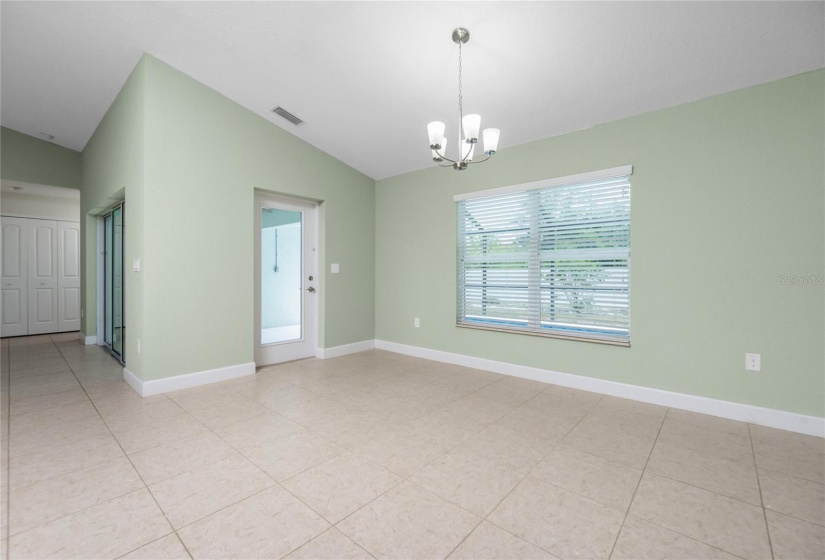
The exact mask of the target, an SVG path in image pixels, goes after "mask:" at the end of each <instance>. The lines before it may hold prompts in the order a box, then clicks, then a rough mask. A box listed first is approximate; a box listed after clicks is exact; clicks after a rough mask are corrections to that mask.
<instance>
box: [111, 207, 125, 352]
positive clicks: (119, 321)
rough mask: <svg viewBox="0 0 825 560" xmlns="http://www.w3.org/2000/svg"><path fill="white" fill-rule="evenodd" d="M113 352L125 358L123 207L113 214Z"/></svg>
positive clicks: (116, 209)
mask: <svg viewBox="0 0 825 560" xmlns="http://www.w3.org/2000/svg"><path fill="white" fill-rule="evenodd" d="M112 216H113V220H112V228H113V231H112V238H113V241H114V242H113V244H112V331H113V332H112V335H113V336H112V352H114V353H115V354H117V355H118V356H120V357H121V358H122V357H123V206H119V207H118V208H115V210H114V212H112Z"/></svg>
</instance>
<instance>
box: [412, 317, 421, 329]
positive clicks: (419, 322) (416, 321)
mask: <svg viewBox="0 0 825 560" xmlns="http://www.w3.org/2000/svg"><path fill="white" fill-rule="evenodd" d="M413 326H414V327H415V328H418V327H420V326H421V320H420V319H419V318H418V317H416V318H415V319H414V320H413Z"/></svg>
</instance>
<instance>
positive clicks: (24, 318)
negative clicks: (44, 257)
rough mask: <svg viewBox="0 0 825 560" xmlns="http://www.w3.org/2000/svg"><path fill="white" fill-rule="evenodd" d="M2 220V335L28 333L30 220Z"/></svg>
mask: <svg viewBox="0 0 825 560" xmlns="http://www.w3.org/2000/svg"><path fill="white" fill-rule="evenodd" d="M1 222H2V226H1V227H2V247H3V256H2V262H3V264H2V269H3V270H2V280H1V281H2V289H3V291H2V293H3V297H2V305H3V309H2V312H0V313H2V317H3V320H2V325H0V335H2V336H22V335H25V334H29V322H28V305H29V303H28V298H27V292H28V282H27V278H28V269H27V267H26V239H27V235H28V232H27V228H28V220H27V219H25V218H5V217H4V218H3V219H2V220H1Z"/></svg>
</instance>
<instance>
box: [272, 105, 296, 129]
mask: <svg viewBox="0 0 825 560" xmlns="http://www.w3.org/2000/svg"><path fill="white" fill-rule="evenodd" d="M272 112H273V113H275V114H276V115H280V116H282V117H283V118H285V119H286V120H288V121H289V122H291V123H292V124H294V125H299V124H301V123H302V122H304V121H302V120H301V119H299V118H298V117H296V116H295V115H293V114H292V113H290V112H289V111H287V110H286V109H284V108H283V107H275V108H274V109H272Z"/></svg>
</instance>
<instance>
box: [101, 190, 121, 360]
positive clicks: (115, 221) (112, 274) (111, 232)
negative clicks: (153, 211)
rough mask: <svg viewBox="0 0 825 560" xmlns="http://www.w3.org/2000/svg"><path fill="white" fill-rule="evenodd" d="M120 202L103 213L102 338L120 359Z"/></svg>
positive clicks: (112, 352)
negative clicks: (107, 212)
mask: <svg viewBox="0 0 825 560" xmlns="http://www.w3.org/2000/svg"><path fill="white" fill-rule="evenodd" d="M124 329H125V326H124V324H123V204H121V205H120V206H116V207H115V208H114V209H113V210H112V211H111V212H110V213H109V214H106V215H105V216H104V217H103V342H104V346H105V347H106V348H107V349H108V350H109V351H110V352H111V354H112V355H113V356H114V357H115V358H117V359H118V360H119V361H120V362H123V334H124Z"/></svg>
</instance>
